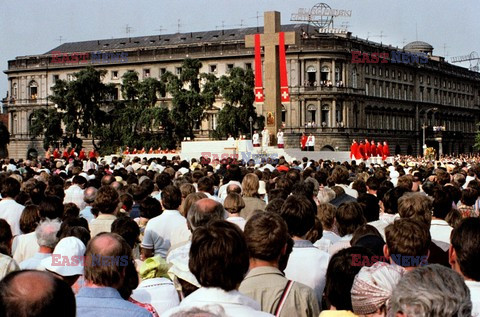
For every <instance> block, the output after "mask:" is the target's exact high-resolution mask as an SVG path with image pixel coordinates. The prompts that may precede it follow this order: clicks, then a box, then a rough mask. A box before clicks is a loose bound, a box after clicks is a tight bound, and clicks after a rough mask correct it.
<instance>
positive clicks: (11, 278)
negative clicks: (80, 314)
mask: <svg viewBox="0 0 480 317" xmlns="http://www.w3.org/2000/svg"><path fill="white" fill-rule="evenodd" d="M75 311H76V307H75V295H74V294H73V291H72V289H71V288H70V287H69V286H68V284H67V283H65V282H64V281H63V280H62V279H60V278H57V277H55V276H54V275H52V274H50V273H48V272H40V271H30V270H27V271H16V272H13V273H10V274H9V275H7V276H6V277H5V278H4V279H3V280H2V281H1V282H0V316H6V317H10V316H12V317H13V316H16V317H24V316H25V317H26V316H67V317H68V316H75Z"/></svg>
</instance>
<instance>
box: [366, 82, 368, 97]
mask: <svg viewBox="0 0 480 317" xmlns="http://www.w3.org/2000/svg"><path fill="white" fill-rule="evenodd" d="M365 95H367V96H368V83H365Z"/></svg>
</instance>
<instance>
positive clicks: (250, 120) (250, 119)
mask: <svg viewBox="0 0 480 317" xmlns="http://www.w3.org/2000/svg"><path fill="white" fill-rule="evenodd" d="M248 122H250V139H251V138H253V130H252V125H253V118H252V116H250V117H249V118H248Z"/></svg>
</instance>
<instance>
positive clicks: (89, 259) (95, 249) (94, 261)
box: [85, 232, 132, 289]
mask: <svg viewBox="0 0 480 317" xmlns="http://www.w3.org/2000/svg"><path fill="white" fill-rule="evenodd" d="M85 256H86V261H85V279H86V280H87V283H90V284H94V285H96V286H104V287H113V288H117V289H118V288H120V287H121V286H122V283H123V279H124V277H125V268H126V266H127V265H128V263H129V262H130V261H131V260H132V249H131V248H130V246H129V245H128V243H127V242H126V241H125V240H124V239H123V238H122V237H121V236H120V235H118V234H116V233H107V232H103V233H100V234H98V235H96V236H95V237H94V238H93V239H91V240H90V242H89V243H88V245H87V251H86V252H85Z"/></svg>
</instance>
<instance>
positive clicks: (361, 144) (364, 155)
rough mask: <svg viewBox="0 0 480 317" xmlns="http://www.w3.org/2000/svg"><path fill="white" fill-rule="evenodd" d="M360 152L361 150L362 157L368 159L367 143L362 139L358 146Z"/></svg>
mask: <svg viewBox="0 0 480 317" xmlns="http://www.w3.org/2000/svg"><path fill="white" fill-rule="evenodd" d="M358 152H360V158H362V159H364V160H366V159H367V155H366V154H365V144H364V143H363V141H360V145H359V146H358Z"/></svg>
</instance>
